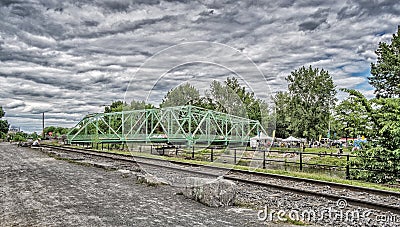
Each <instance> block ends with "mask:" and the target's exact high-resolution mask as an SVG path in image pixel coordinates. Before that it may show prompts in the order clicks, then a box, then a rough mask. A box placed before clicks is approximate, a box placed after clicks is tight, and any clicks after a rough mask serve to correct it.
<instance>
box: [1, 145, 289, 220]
mask: <svg viewBox="0 0 400 227" xmlns="http://www.w3.org/2000/svg"><path fill="white" fill-rule="evenodd" d="M176 193H177V189H176V188H174V187H170V186H157V187H150V186H147V185H144V184H137V183H136V182H135V181H134V180H133V178H131V177H127V176H126V174H123V173H121V172H120V171H106V170H104V169H100V168H94V167H90V166H85V165H77V164H74V163H69V162H66V161H63V160H56V159H54V158H51V157H49V156H47V155H45V154H43V153H41V152H40V151H38V150H33V149H29V148H17V147H16V146H15V145H10V144H7V143H0V204H1V208H0V226H260V225H262V224H263V223H262V222H261V221H259V220H257V211H256V210H252V209H245V208H240V207H230V208H210V207H207V206H204V205H202V204H199V203H197V202H194V201H191V200H189V199H186V198H184V197H183V196H182V195H177V194H176ZM270 225H271V223H269V226H270ZM276 226H282V225H281V224H276Z"/></svg>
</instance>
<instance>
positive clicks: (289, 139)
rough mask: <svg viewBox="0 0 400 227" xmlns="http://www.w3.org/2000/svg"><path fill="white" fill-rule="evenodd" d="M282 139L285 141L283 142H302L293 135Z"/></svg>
mask: <svg viewBox="0 0 400 227" xmlns="http://www.w3.org/2000/svg"><path fill="white" fill-rule="evenodd" d="M282 141H283V142H301V140H300V139H297V138H295V137H293V136H289V137H288V138H286V139H283V140H282Z"/></svg>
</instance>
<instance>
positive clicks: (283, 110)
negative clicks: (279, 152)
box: [273, 92, 292, 138]
mask: <svg viewBox="0 0 400 227" xmlns="http://www.w3.org/2000/svg"><path fill="white" fill-rule="evenodd" d="M289 100H290V98H289V95H288V93H287V92H278V93H276V95H275V97H274V105H275V111H274V113H273V116H274V119H275V122H276V133H275V136H276V137H278V138H287V137H288V136H290V134H291V133H292V132H291V131H289V126H290V110H289Z"/></svg>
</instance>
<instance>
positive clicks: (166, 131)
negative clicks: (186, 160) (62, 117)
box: [67, 105, 266, 145]
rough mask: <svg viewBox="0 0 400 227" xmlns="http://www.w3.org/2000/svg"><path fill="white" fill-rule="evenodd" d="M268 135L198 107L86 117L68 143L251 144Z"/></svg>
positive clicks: (251, 123)
mask: <svg viewBox="0 0 400 227" xmlns="http://www.w3.org/2000/svg"><path fill="white" fill-rule="evenodd" d="M260 132H262V133H264V134H266V132H265V130H264V128H263V127H262V126H261V124H260V123H259V122H258V121H255V120H250V119H247V118H243V117H238V116H234V115H230V114H225V113H221V112H217V111H213V110H208V109H203V108H200V107H196V106H191V105H186V106H175V107H166V108H159V109H143V110H132V111H122V112H113V113H98V114H92V115H88V116H86V117H85V118H84V119H82V120H81V121H80V122H79V123H78V124H77V125H76V126H75V127H74V128H73V129H72V130H71V131H70V132H69V133H68V134H67V140H68V143H78V142H83V143H89V142H97V143H99V142H100V143H108V142H126V143H132V142H145V143H151V142H170V143H186V144H187V145H192V144H196V143H205V144H208V145H209V144H211V143H213V142H218V143H223V144H225V145H227V144H228V143H242V144H244V143H247V142H249V139H250V137H251V136H252V135H256V134H257V133H260Z"/></svg>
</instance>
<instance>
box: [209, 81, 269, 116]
mask: <svg viewBox="0 0 400 227" xmlns="http://www.w3.org/2000/svg"><path fill="white" fill-rule="evenodd" d="M207 97H208V99H209V100H213V103H214V106H215V110H217V111H220V112H224V113H229V114H233V115H236V116H241V117H246V118H249V119H252V120H257V121H260V122H262V121H263V120H267V119H269V114H268V105H267V103H265V102H263V101H262V100H260V99H258V98H256V97H255V95H254V93H253V92H249V91H247V90H246V88H245V87H244V86H243V87H242V86H240V84H239V81H238V80H237V79H236V78H235V77H232V78H229V77H228V78H227V79H226V81H224V83H221V82H219V81H216V80H214V81H213V82H212V83H211V84H210V89H209V90H208V92H207ZM264 111H265V112H266V113H263V112H264ZM263 115H264V116H263Z"/></svg>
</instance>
